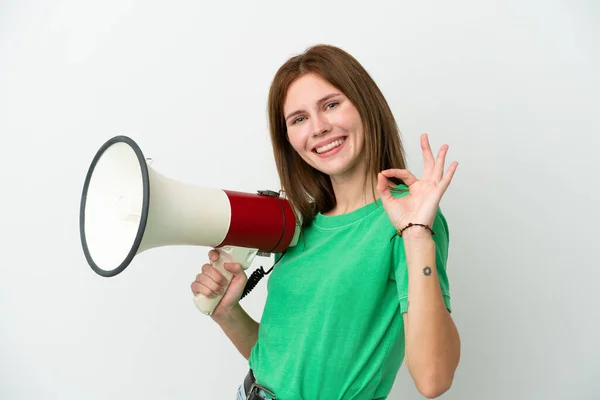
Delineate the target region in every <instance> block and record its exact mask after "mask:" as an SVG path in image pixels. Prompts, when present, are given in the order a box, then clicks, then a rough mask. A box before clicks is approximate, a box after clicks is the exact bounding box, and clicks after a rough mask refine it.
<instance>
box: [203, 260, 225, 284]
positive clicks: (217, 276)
mask: <svg viewBox="0 0 600 400" xmlns="http://www.w3.org/2000/svg"><path fill="white" fill-rule="evenodd" d="M201 275H206V277H207V278H209V279H211V280H212V281H213V282H215V283H216V284H217V285H221V286H223V285H225V284H227V278H225V277H224V276H223V274H222V273H220V272H219V271H218V270H217V269H215V267H213V266H212V265H210V264H204V265H203V266H202V274H200V276H201Z"/></svg>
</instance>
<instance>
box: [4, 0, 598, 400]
mask: <svg viewBox="0 0 600 400" xmlns="http://www.w3.org/2000/svg"><path fill="white" fill-rule="evenodd" d="M599 17H600V7H599V6H598V3H597V2H594V1H592V0H589V1H566V0H565V1H516V0H514V1H504V2H488V1H475V0H473V1H466V0H458V1H452V2H447V1H439V2H431V1H421V2H414V1H411V2H409V1H392V0H388V1H369V2H366V3H365V2H363V1H356V2H350V1H329V2H320V1H319V2H316V1H305V2H281V1H268V2H267V1H263V2H260V3H259V2H249V1H237V2H232V1H229V2H227V1H223V2H216V1H213V2H202V1H189V0H188V1H170V2H166V1H165V2H158V1H135V0H119V1H116V0H113V1H97V2H91V1H75V0H64V1H58V0H56V1H40V0H38V1H36V0H19V1H16V0H13V1H7V0H4V1H2V2H0V133H1V135H2V136H1V137H2V142H1V145H0V167H1V168H0V178H1V183H2V186H1V188H2V196H1V197H0V201H1V209H2V218H1V227H2V229H1V231H0V232H2V246H1V247H2V250H1V251H0V272H1V275H0V276H1V277H0V316H1V319H0V398H2V399H11V400H12V399H32V398H39V399H167V398H169V399H233V398H234V394H235V390H236V388H237V385H238V384H239V383H240V382H241V380H242V379H243V377H244V374H245V373H246V371H247V364H246V360H244V359H243V358H242V357H241V355H239V354H238V353H237V351H236V350H235V348H234V347H233V346H232V345H231V344H230V343H229V341H228V339H227V338H226V337H225V336H224V335H223V334H222V333H221V331H220V330H219V329H218V327H217V326H216V325H215V324H214V323H212V321H211V320H210V319H209V318H208V317H205V316H203V315H201V314H200V313H199V312H198V311H197V310H196V309H195V307H194V305H193V303H192V295H191V292H190V290H189V285H190V283H191V281H192V280H193V279H194V277H195V275H196V274H197V273H198V272H199V270H200V266H201V265H202V263H204V262H205V261H206V253H207V251H208V249H207V248H188V247H170V248H161V249H155V250H153V251H152V252H149V253H145V254H144V255H142V256H140V257H138V258H136V259H135V260H134V263H133V264H132V265H131V266H130V267H129V268H128V269H127V270H125V272H123V273H122V274H121V275H119V276H117V277H114V278H102V277H100V276H98V275H96V274H95V273H93V271H92V270H91V269H90V268H89V267H88V265H87V264H86V262H85V259H84V256H83V253H82V251H81V247H80V242H79V233H78V232H79V230H78V229H79V227H78V212H79V201H80V195H81V189H82V186H83V181H84V178H85V173H86V172H87V168H88V166H89V163H90V162H91V159H92V157H93V156H94V154H95V152H96V150H97V149H98V148H99V147H100V145H101V144H102V143H104V142H105V141H106V140H107V139H108V138H110V137H112V136H115V135H121V134H123V135H129V136H131V137H132V138H134V139H135V140H136V141H137V142H138V143H139V144H140V146H141V148H142V150H143V151H144V153H145V154H146V156H148V157H151V158H153V159H154V164H153V167H154V168H155V169H156V170H158V171H160V172H161V173H163V174H165V175H167V176H170V177H173V178H176V179H178V180H181V181H184V182H189V183H193V184H197V185H201V186H205V187H219V188H225V189H234V190H244V191H250V192H254V191H255V190H257V189H266V188H268V189H275V190H277V189H279V187H278V180H277V176H276V171H275V166H274V162H273V157H272V153H271V147H270V142H269V138H268V132H267V123H266V96H267V91H268V87H269V83H270V80H271V79H272V77H273V74H274V73H275V71H276V70H277V68H278V67H279V65H280V64H281V63H283V62H284V61H285V60H286V59H287V58H288V57H289V56H291V55H294V54H296V53H298V52H301V51H303V50H304V49H305V48H306V47H308V46H309V45H311V44H315V43H330V44H334V45H337V46H340V47H342V48H344V49H346V50H348V51H349V52H350V53H352V54H353V55H354V56H356V57H357V58H358V60H359V61H360V62H361V63H363V65H364V66H365V67H366V68H367V70H368V71H369V72H370V73H371V74H372V75H373V77H374V79H375V80H376V82H377V83H378V84H379V85H380V87H381V88H382V90H383V92H384V94H385V95H386V96H387V98H388V100H389V102H390V104H391V106H392V109H393V111H394V113H395V115H396V117H397V119H398V123H399V125H400V128H401V130H402V140H403V141H404V143H405V146H406V148H407V151H408V155H409V166H410V168H411V169H413V171H414V172H415V173H418V174H420V172H421V155H420V151H419V146H418V137H419V134H420V133H422V132H428V133H429V134H430V138H431V141H432V145H433V146H434V147H435V148H436V149H437V148H439V146H441V145H442V144H443V143H449V144H450V152H449V156H448V157H449V158H450V160H449V161H453V160H458V161H459V162H460V165H459V168H458V171H457V173H456V175H455V178H454V181H453V183H452V185H451V186H450V189H449V191H448V192H447V194H446V196H445V197H444V199H443V202H442V207H443V209H444V212H445V214H446V216H447V217H448V220H449V224H450V229H451V250H450V260H449V265H448V268H449V274H450V279H451V290H452V302H453V308H454V313H453V316H454V318H455V320H456V323H457V325H458V327H459V330H460V333H461V338H462V359H461V364H460V367H459V369H458V372H457V375H456V379H455V382H454V385H453V387H452V388H451V390H450V391H449V392H448V393H447V394H445V395H444V396H442V397H443V398H444V399H461V400H469V399H487V400H496V399H498V400H500V399H502V400H505V399H512V400H516V399H545V400H549V399H567V398H572V399H578V400H584V399H598V398H600V384H599V383H598V381H597V379H598V375H599V374H600V361H599V359H600V339H599V338H600V334H599V333H598V331H599V328H600V324H599V322H598V321H599V319H600V306H598V299H597V293H598V289H597V288H598V282H600V268H599V267H600V265H599V263H598V258H597V251H598V249H599V246H598V239H597V238H598V235H599V233H598V228H599V227H600V218H599V213H598V204H600V202H599V200H600V189H599V188H598V172H599V168H598V164H597V159H598V156H597V153H598V149H599V146H600V139H599V136H600V135H599V134H600V129H599V128H600V124H599V123H598V117H599V116H600V110H599V108H600V107H599V97H598V92H599V90H600V84H599V78H598V71H599V70H600V57H599V51H598V49H599V48H600V40H599V37H600V35H599V33H600V28H598V26H599V25H598V18H599ZM594 250H595V251H594ZM261 265H263V266H264V267H265V268H268V267H270V260H269V259H265V258H259V259H257V260H256V261H255V263H254V264H253V266H252V267H251V270H253V269H254V268H256V267H259V266H261ZM265 286H266V281H264V280H263V281H262V282H261V283H260V285H259V287H258V288H257V289H256V290H255V292H253V294H252V295H251V296H250V297H249V298H247V299H244V300H243V305H244V307H245V308H246V309H247V310H248V311H249V313H250V314H251V315H252V316H253V317H254V318H256V319H259V318H260V315H261V312H262V307H263V304H264V300H265V297H266V290H265ZM390 398H392V399H418V398H421V397H420V395H419V394H418V392H417V391H416V390H415V389H414V387H413V384H412V382H411V381H410V377H409V375H408V374H407V371H406V369H405V368H404V367H403V368H402V370H401V372H400V374H399V376H398V379H397V381H396V384H395V386H394V389H393V392H392V395H391V396H390Z"/></svg>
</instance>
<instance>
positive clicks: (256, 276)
mask: <svg viewBox="0 0 600 400" xmlns="http://www.w3.org/2000/svg"><path fill="white" fill-rule="evenodd" d="M284 254H285V251H284V252H283V253H281V257H279V260H277V261H275V263H274V264H273V266H272V267H271V269H269V270H268V271H265V270H264V268H263V267H262V266H261V267H260V268H257V269H255V270H254V271H253V272H252V274H251V275H250V278H248V282H246V287H245V288H244V292H243V293H242V297H240V300H241V299H243V298H244V297H246V296H247V295H248V294H249V293H250V292H251V291H252V290H253V289H254V287H256V285H257V284H258V282H259V281H260V280H261V279H262V278H264V277H265V276H267V275H269V274H270V273H271V271H273V268H275V265H277V263H278V262H279V261H281V259H282V258H283V255H284Z"/></svg>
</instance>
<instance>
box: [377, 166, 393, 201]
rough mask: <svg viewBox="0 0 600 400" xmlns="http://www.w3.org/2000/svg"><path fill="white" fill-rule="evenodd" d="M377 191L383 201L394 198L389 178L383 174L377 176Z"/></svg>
mask: <svg viewBox="0 0 600 400" xmlns="http://www.w3.org/2000/svg"><path fill="white" fill-rule="evenodd" d="M377 191H378V192H379V197H381V200H382V201H386V200H388V199H389V198H390V197H392V194H391V193H390V186H389V185H388V180H387V177H386V176H385V175H384V174H382V173H379V174H377Z"/></svg>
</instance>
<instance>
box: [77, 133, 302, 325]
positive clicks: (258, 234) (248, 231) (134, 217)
mask: <svg viewBox="0 0 600 400" xmlns="http://www.w3.org/2000/svg"><path fill="white" fill-rule="evenodd" d="M148 160H149V159H146V158H145V157H144V155H143V153H142V151H141V150H140V148H139V146H138V145H137V144H136V143H135V141H134V140H133V139H131V138H129V137H127V136H115V137H113V138H111V139H110V140H108V141H107V142H106V143H104V145H102V147H101V148H100V149H99V150H98V152H97V153H96V156H95V157H94V159H93V160H92V163H91V165H90V167H89V170H88V172H87V175H86V178H85V184H84V187H83V194H82V196H81V205H80V211H79V230H80V237H81V244H82V247H83V252H84V254H85V258H86V260H87V262H88V264H89V265H90V267H92V269H93V270H94V271H95V272H96V273H97V274H98V275H101V276H104V277H112V276H115V275H117V274H119V273H121V272H122V271H123V270H124V269H125V268H126V267H127V266H128V265H129V264H130V263H131V261H132V260H133V258H134V257H135V256H136V255H138V254H140V253H142V252H144V251H146V250H149V249H152V248H156V247H161V246H169V245H196V246H207V247H213V248H215V249H217V251H218V252H219V255H220V257H219V260H218V261H217V262H215V263H212V264H213V266H214V267H215V268H216V269H217V270H219V271H220V272H221V273H222V274H223V275H224V276H225V277H226V278H227V281H228V282H229V281H230V280H231V273H230V272H229V271H227V270H226V269H225V268H224V267H223V263H225V262H232V261H235V262H239V263H240V264H241V265H242V268H244V269H247V268H248V267H249V266H250V264H251V263H252V260H253V259H254V257H255V256H256V254H258V253H261V254H263V253H269V254H270V253H281V252H283V251H284V250H285V249H286V248H288V247H290V246H294V245H296V243H297V240H298V236H299V232H300V225H301V223H300V221H299V219H298V218H297V216H296V214H295V213H294V210H293V208H292V207H291V205H290V204H289V202H288V201H287V200H286V199H285V198H283V197H280V196H279V193H277V192H272V191H258V192H257V194H252V193H244V192H236V191H230V190H223V189H210V188H202V187H197V186H193V185H190V184H186V183H182V182H178V181H175V180H173V179H169V178H167V177H165V176H163V175H161V174H159V173H158V172H156V171H155V170H153V169H152V168H151V167H150V165H149V162H148ZM222 297H223V296H222V295H221V296H217V297H215V298H208V297H206V296H204V295H201V294H199V295H198V296H196V297H195V298H194V302H195V304H196V306H197V307H198V309H199V310H200V311H202V312H203V313H204V314H207V315H210V314H212V312H213V311H214V309H215V307H216V306H217V305H218V303H219V301H220V300H221V298H222Z"/></svg>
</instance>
